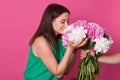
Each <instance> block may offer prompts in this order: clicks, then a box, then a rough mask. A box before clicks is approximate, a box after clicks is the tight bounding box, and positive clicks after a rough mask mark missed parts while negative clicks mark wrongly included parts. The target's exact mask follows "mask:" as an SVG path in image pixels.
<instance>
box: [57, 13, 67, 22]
mask: <svg viewBox="0 0 120 80" xmlns="http://www.w3.org/2000/svg"><path fill="white" fill-rule="evenodd" d="M68 19H69V13H67V12H65V13H63V14H61V15H60V16H59V17H57V18H56V20H68Z"/></svg>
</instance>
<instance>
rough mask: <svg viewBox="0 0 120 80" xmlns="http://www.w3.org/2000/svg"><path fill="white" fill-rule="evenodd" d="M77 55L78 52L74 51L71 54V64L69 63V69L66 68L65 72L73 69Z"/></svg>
mask: <svg viewBox="0 0 120 80" xmlns="http://www.w3.org/2000/svg"><path fill="white" fill-rule="evenodd" d="M76 55H77V54H76V53H73V54H72V55H71V58H70V61H69V64H68V67H67V70H66V72H65V74H68V73H69V72H70V71H71V70H72V68H73V66H74V64H75V60H76Z"/></svg>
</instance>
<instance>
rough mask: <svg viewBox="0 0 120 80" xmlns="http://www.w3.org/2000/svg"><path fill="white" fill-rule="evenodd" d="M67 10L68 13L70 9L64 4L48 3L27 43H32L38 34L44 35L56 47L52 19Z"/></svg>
mask: <svg viewBox="0 0 120 80" xmlns="http://www.w3.org/2000/svg"><path fill="white" fill-rule="evenodd" d="M65 12H68V13H69V14H70V11H69V10H68V9H67V8H65V7H64V6H62V5H60V4H50V5H48V6H47V8H46V9H45V12H44V13H43V16H42V19H41V22H40V25H39V27H38V29H37V31H36V32H35V34H34V35H33V37H32V38H31V40H30V42H29V45H32V44H33V42H34V40H35V39H36V38H37V37H39V36H41V35H42V36H44V37H45V38H46V39H47V40H48V41H50V42H51V43H52V45H53V47H54V48H56V47H57V44H56V38H57V37H56V35H55V32H54V30H53V25H52V21H53V20H54V19H55V18H57V17H59V16H60V15H61V14H63V13H65Z"/></svg>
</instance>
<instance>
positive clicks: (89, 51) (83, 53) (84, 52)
mask: <svg viewBox="0 0 120 80" xmlns="http://www.w3.org/2000/svg"><path fill="white" fill-rule="evenodd" d="M88 53H90V55H92V56H94V55H95V52H94V51H93V50H92V49H90V50H81V54H80V58H81V59H84V58H85V57H86V56H87V54H88Z"/></svg>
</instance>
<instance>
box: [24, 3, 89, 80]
mask: <svg viewBox="0 0 120 80" xmlns="http://www.w3.org/2000/svg"><path fill="white" fill-rule="evenodd" d="M69 15H70V12H69V10H68V9H67V8H65V7H64V6H62V5H59V4H50V5H48V7H47V8H46V10H45V12H44V14H43V16H42V20H41V23H40V25H39V27H38V29H37V31H36V33H35V34H34V35H33V37H32V39H31V40H30V52H29V58H28V63H27V67H26V70H25V72H24V80H61V79H62V77H63V76H64V74H66V73H68V72H69V71H70V70H71V68H72V67H73V64H74V61H75V58H76V51H75V50H76V49H77V48H79V47H81V46H83V45H85V43H86V42H87V39H84V38H83V39H81V40H80V41H78V42H77V43H74V42H73V41H70V42H69V44H68V47H67V48H66V49H65V48H64V47H63V46H62V42H61V40H60V39H61V35H62V34H63V31H64V29H65V28H66V26H67V25H68V21H69Z"/></svg>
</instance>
